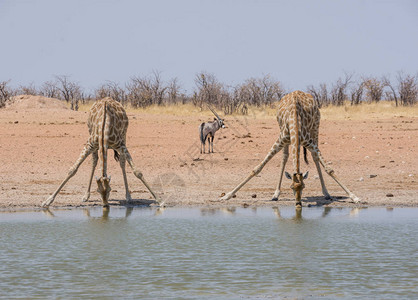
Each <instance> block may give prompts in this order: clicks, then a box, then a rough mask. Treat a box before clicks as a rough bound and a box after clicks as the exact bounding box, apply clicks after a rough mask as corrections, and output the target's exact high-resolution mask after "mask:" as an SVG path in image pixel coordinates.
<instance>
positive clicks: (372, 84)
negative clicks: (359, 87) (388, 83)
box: [363, 77, 385, 102]
mask: <svg viewBox="0 0 418 300" xmlns="http://www.w3.org/2000/svg"><path fill="white" fill-rule="evenodd" d="M363 85H364V88H365V90H366V97H367V99H368V100H369V102H379V101H380V100H382V96H383V90H384V88H385V85H384V82H383V81H382V80H379V79H377V78H375V77H369V78H364V79H363Z"/></svg>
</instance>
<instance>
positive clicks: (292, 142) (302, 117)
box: [220, 91, 360, 207]
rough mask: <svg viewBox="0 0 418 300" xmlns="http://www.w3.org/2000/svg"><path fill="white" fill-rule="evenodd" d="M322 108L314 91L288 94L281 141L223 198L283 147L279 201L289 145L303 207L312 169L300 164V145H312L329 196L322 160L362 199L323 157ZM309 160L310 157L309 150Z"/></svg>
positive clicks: (295, 189) (280, 116) (283, 101)
mask: <svg viewBox="0 0 418 300" xmlns="http://www.w3.org/2000/svg"><path fill="white" fill-rule="evenodd" d="M320 118H321V116H320V112H319V108H318V105H317V104H316V103H315V101H314V99H313V97H312V96H311V95H310V94H306V93H304V92H301V91H295V92H292V93H290V94H287V95H286V96H284V97H283V98H282V99H281V100H280V102H279V110H278V112H277V121H278V123H279V127H280V136H279V138H278V139H277V141H276V142H275V143H274V145H273V147H272V148H271V150H270V152H269V153H268V154H267V156H266V157H265V158H264V160H263V161H262V162H261V163H260V164H259V165H258V166H257V167H255V168H254V170H253V171H252V172H251V173H250V174H249V175H248V176H247V177H246V178H245V179H244V181H242V182H241V183H240V184H239V185H238V186H237V187H236V188H235V189H233V190H232V191H231V192H229V193H228V194H226V195H225V196H223V197H222V198H221V199H220V200H228V199H230V198H231V197H232V196H233V195H235V193H236V192H237V191H238V190H239V189H240V188H241V187H242V186H243V185H244V184H246V183H247V182H248V181H249V180H250V179H251V178H253V177H254V176H256V175H257V174H259V173H260V172H261V170H262V169H263V167H264V166H265V165H266V164H267V163H268V161H269V160H270V159H271V158H272V157H273V156H274V155H275V154H276V153H278V152H279V151H280V150H282V149H284V150H283V161H282V165H281V170H280V177H279V183H278V185H277V188H276V191H275V192H274V195H273V199H272V200H273V201H277V200H278V197H279V195H280V187H281V184H282V178H283V171H284V169H285V166H286V162H287V159H288V158H289V146H290V151H291V153H292V162H293V171H294V173H293V175H290V174H289V173H287V172H286V177H287V178H289V179H291V180H292V185H291V186H290V187H291V188H292V190H293V192H294V195H295V198H296V206H297V207H301V206H302V202H301V198H302V190H303V189H304V187H305V184H304V182H303V180H304V179H306V178H307V177H308V172H306V173H305V174H304V175H302V173H301V172H300V167H299V154H300V146H303V147H304V148H306V149H308V150H309V151H310V152H311V154H312V158H313V160H314V162H315V166H316V169H317V170H318V175H319V179H320V181H321V186H322V193H323V194H324V196H325V198H326V199H331V196H330V195H329V193H328V191H327V188H326V187H325V183H324V179H323V177H322V173H321V168H320V165H319V164H321V165H322V166H323V167H324V169H325V172H326V173H327V174H328V175H330V176H331V177H332V178H333V179H334V180H335V181H336V182H337V183H338V184H339V185H340V186H341V187H342V188H343V190H344V191H345V192H346V193H347V194H348V196H349V197H350V198H351V199H352V200H353V201H354V202H359V201H360V199H359V198H357V196H356V195H354V194H353V193H352V192H350V191H349V190H348V188H347V187H346V186H345V185H344V184H342V183H341V182H340V180H339V179H338V178H337V177H336V176H335V173H334V170H332V169H331V168H330V167H329V166H328V165H327V164H326V162H325V160H324V158H323V157H322V154H321V152H320V151H319V148H318V134H319V133H318V131H319V121H320ZM305 160H306V150H305Z"/></svg>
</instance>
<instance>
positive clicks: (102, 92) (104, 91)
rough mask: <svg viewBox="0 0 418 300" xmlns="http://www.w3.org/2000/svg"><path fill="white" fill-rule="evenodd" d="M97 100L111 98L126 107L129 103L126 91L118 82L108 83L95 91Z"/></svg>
mask: <svg viewBox="0 0 418 300" xmlns="http://www.w3.org/2000/svg"><path fill="white" fill-rule="evenodd" d="M95 95H96V99H102V98H106V97H110V98H112V99H113V100H115V101H117V102H119V103H121V104H122V105H123V106H126V105H127V103H128V95H127V92H126V90H125V89H123V88H122V87H120V86H119V84H117V83H116V82H113V81H107V82H106V83H105V84H103V85H101V86H100V87H99V88H97V89H96V91H95Z"/></svg>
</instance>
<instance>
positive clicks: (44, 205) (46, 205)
mask: <svg viewBox="0 0 418 300" xmlns="http://www.w3.org/2000/svg"><path fill="white" fill-rule="evenodd" d="M53 201H54V197H52V196H49V198H48V199H46V200H45V201H44V202H43V203H42V205H41V207H42V208H48V207H49V205H50V204H51V203H52V202H53Z"/></svg>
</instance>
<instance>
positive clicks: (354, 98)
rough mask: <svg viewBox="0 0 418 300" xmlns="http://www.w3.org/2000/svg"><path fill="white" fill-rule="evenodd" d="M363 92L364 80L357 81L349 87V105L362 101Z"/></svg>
mask: <svg viewBox="0 0 418 300" xmlns="http://www.w3.org/2000/svg"><path fill="white" fill-rule="evenodd" d="M363 92H364V82H363V81H360V82H358V83H357V84H356V85H355V86H354V87H353V88H352V89H351V105H358V104H360V102H361V101H362V98H363Z"/></svg>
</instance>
